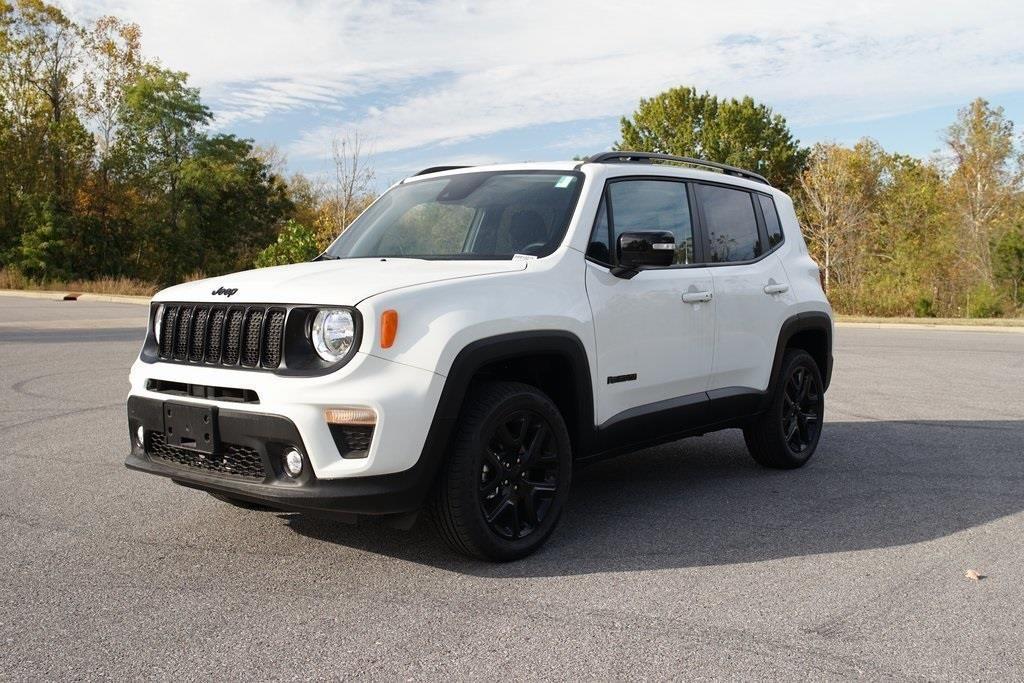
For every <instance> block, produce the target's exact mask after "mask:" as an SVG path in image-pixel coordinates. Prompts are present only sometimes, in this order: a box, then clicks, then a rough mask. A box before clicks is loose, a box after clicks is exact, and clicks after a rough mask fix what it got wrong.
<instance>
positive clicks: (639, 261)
mask: <svg viewBox="0 0 1024 683" xmlns="http://www.w3.org/2000/svg"><path fill="white" fill-rule="evenodd" d="M615 250H616V255H617V256H618V259H617V260H618V265H617V266H616V267H615V268H612V274H613V275H615V276H617V277H621V278H626V279H629V278H631V277H633V276H634V275H636V274H637V273H638V272H640V270H641V269H643V268H664V267H665V266H671V265H672V261H673V259H674V258H675V253H676V238H675V235H673V234H672V233H671V232H669V231H667V230H651V231H644V232H624V233H622V234H621V235H619V239H618V241H617V242H616V245H615Z"/></svg>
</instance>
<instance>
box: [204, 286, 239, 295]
mask: <svg viewBox="0 0 1024 683" xmlns="http://www.w3.org/2000/svg"><path fill="white" fill-rule="evenodd" d="M237 291H238V289H228V288H227V287H218V288H217V289H215V290H213V291H212V292H210V294H213V295H214V296H217V295H218V294H223V295H224V296H231V295H232V294H234V293H235V292H237Z"/></svg>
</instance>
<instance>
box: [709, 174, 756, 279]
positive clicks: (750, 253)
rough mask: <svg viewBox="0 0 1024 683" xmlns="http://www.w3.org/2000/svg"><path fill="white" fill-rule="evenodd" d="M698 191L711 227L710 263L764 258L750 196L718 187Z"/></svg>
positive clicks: (746, 193)
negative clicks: (761, 256)
mask: <svg viewBox="0 0 1024 683" xmlns="http://www.w3.org/2000/svg"><path fill="white" fill-rule="evenodd" d="M696 188H697V196H698V197H699V198H700V204H701V209H702V210H703V211H704V219H705V220H706V221H707V224H708V225H707V231H708V246H707V250H708V260H709V261H711V262H712V263H726V262H730V261H749V260H751V259H755V258H757V257H758V256H760V255H761V253H762V249H761V240H760V238H759V236H758V234H757V218H756V217H755V215H754V204H753V202H752V201H751V197H750V193H749V192H745V191H743V190H733V189H730V188H727V187H720V186H718V185H697V186H696Z"/></svg>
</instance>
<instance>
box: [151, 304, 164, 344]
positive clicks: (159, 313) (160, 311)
mask: <svg viewBox="0 0 1024 683" xmlns="http://www.w3.org/2000/svg"><path fill="white" fill-rule="evenodd" d="M163 327H164V305H163V304H160V305H159V306H157V307H156V317H155V318H154V319H153V334H154V335H156V343H157V344H159V343H160V330H162V329H163Z"/></svg>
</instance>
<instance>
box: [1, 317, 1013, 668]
mask: <svg viewBox="0 0 1024 683" xmlns="http://www.w3.org/2000/svg"><path fill="white" fill-rule="evenodd" d="M144 316H145V308H144V307H141V306H138V305H132V304H113V303H95V302H84V301H78V302H56V301H48V300H44V299H23V298H15V297H0V463H2V467H0V533H2V537H3V543H2V545H0V679H2V680H29V679H32V680H39V679H50V680H52V679H68V678H76V679H78V678H84V679H95V678H116V679H138V678H147V679H151V678H155V679H210V678H216V679H229V680H243V679H246V680H252V679H258V680H262V679H282V678H303V679H305V678H346V679H384V680H403V681H406V680H438V679H442V678H445V679H456V680H463V679H490V680H495V679H499V680H506V681H508V680H524V679H536V678H550V679H562V680H565V679H569V680H580V679H582V680H595V679H596V680H609V679H630V680H632V679H667V678H672V679H680V678H685V679H709V678H716V679H720V678H730V679H786V680H794V679H813V680H822V679H850V678H867V679H877V678H882V677H895V678H900V679H914V678H921V679H932V680H942V679H964V678H970V679H1000V680H1007V679H1012V680H1024V526H1022V525H1024V334H1013V333H1007V332H982V331H943V330H933V329H864V328H850V327H841V328H840V329H839V330H838V332H837V340H836V349H835V356H836V369H835V375H834V380H833V385H832V388H831V390H830V391H829V393H828V396H827V401H826V415H827V417H826V425H825V430H824V435H823V438H822V442H821V445H820V447H819V450H818V453H817V454H816V455H815V457H814V459H813V460H812V461H811V462H810V463H809V464H808V465H807V466H806V467H805V468H803V469H801V470H797V471H793V472H775V471H769V470H764V469H761V468H759V467H757V466H756V465H755V464H754V462H753V461H752V460H751V459H750V457H749V456H748V455H747V453H746V451H745V449H744V446H743V441H742V438H741V436H740V434H739V432H738V431H735V430H733V431H727V432H721V433H718V434H713V435H708V436H704V437H700V438H694V439H689V440H685V441H681V442H678V443H674V444H668V445H665V446H660V447H657V448H651V449H647V450H645V451H641V452H638V453H635V454H632V455H627V456H622V457H620V458H617V459H614V460H609V461H605V462H603V463H600V464H597V465H594V466H591V467H589V468H586V469H581V470H579V471H578V472H577V473H576V476H575V481H574V489H573V493H572V497H571V500H570V504H569V507H568V510H567V512H566V514H565V516H564V518H563V520H562V523H561V525H560V527H559V528H558V530H557V531H556V532H555V534H554V536H553V537H552V538H551V540H550V541H549V543H548V544H547V545H546V546H545V547H544V548H543V549H542V550H541V551H540V552H539V553H538V554H536V555H535V556H533V557H530V558H528V559H526V560H523V561H520V562H517V563H513V564H506V565H493V564H483V563H479V562H474V561H470V560H467V559H463V558H460V557H457V556H454V555H452V554H451V553H450V552H449V551H448V550H447V549H446V548H445V547H444V546H443V545H441V543H440V541H438V540H437V539H436V538H434V536H433V535H432V534H431V533H430V532H429V531H428V529H427V528H426V527H425V526H423V525H422V524H421V525H417V526H416V527H415V528H414V529H412V530H411V531H397V530H393V529H390V528H387V527H385V526H383V525H381V524H377V523H368V524H362V525H359V526H348V525H344V524H338V523H334V522H330V521H324V520H319V519H315V518H310V517H305V516H301V515H292V514H283V513H274V512H251V511H244V510H240V509H236V508H233V507H231V506H228V505H226V504H224V503H221V502H218V501H217V500H215V499H213V498H212V497H210V496H207V495H205V494H203V493H201V492H197V491H193V490H189V489H185V488H182V487H179V486H176V485H174V484H173V483H171V482H170V481H168V480H166V479H162V478H157V477H152V476H147V475H144V474H140V473H134V472H129V471H128V470H126V469H125V468H124V467H123V465H122V461H123V459H124V456H125V454H126V452H127V448H128V434H127V427H126V420H125V411H124V401H125V397H126V394H127V389H128V383H127V374H128V368H129V366H130V364H131V362H132V360H133V359H134V357H135V356H136V354H137V353H138V350H139V346H140V343H141V335H142V328H143V325H144ZM970 569H973V570H976V571H977V572H979V573H980V574H981V575H984V576H985V578H983V579H982V580H980V581H974V580H970V579H968V578H966V577H965V575H964V573H965V571H967V570H970Z"/></svg>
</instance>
